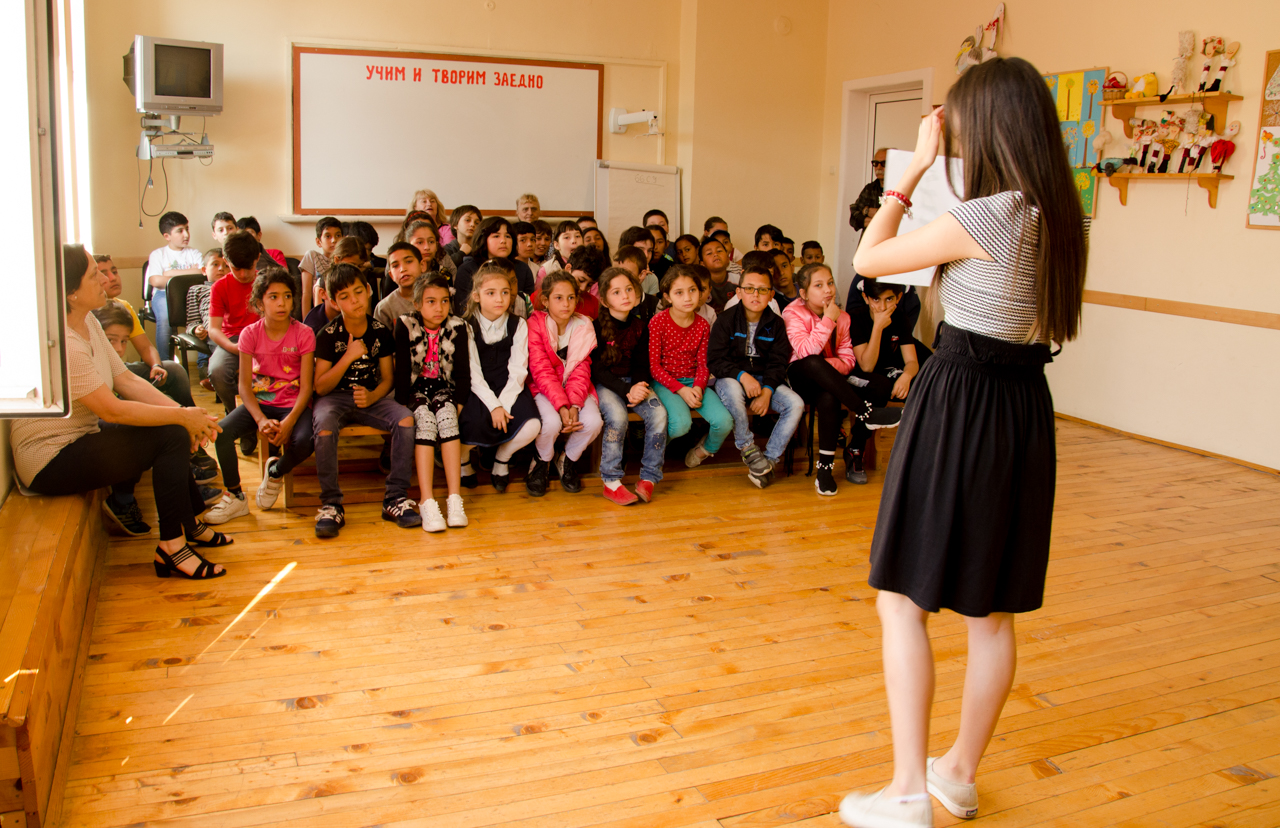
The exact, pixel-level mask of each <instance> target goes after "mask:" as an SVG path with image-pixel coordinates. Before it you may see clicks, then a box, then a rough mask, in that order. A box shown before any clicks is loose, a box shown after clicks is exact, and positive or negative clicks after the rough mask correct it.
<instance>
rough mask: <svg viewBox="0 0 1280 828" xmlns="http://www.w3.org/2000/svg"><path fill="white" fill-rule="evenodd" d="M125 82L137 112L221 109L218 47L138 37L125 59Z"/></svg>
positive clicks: (195, 112)
mask: <svg viewBox="0 0 1280 828" xmlns="http://www.w3.org/2000/svg"><path fill="white" fill-rule="evenodd" d="M124 82H125V85H127V86H128V87H129V91H130V92H131V93H132V94H133V97H134V102H135V104H136V105H137V109H138V111H139V112H152V113H155V114H157V115H217V114H218V113H219V112H221V111H222V44H221V43H202V42H200V41H195V40H174V39H172V38H167V37H147V36H146V35H137V36H135V37H134V38H133V46H131V47H130V48H129V53H128V54H127V55H125V56H124Z"/></svg>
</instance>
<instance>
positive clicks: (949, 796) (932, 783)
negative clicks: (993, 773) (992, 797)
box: [924, 756, 978, 819]
mask: <svg viewBox="0 0 1280 828" xmlns="http://www.w3.org/2000/svg"><path fill="white" fill-rule="evenodd" d="M936 761H938V760H937V758H936V757H933V756H930V757H929V761H927V762H925V765H924V767H925V783H926V784H927V785H928V787H929V793H931V794H933V797H934V799H937V800H938V801H939V802H941V803H942V807H944V808H946V809H947V810H948V811H950V812H951V815H952V816H958V817H960V818H961V819H973V818H974V817H976V816H977V815H978V786H977V785H976V784H968V785H966V784H965V783H963V782H952V781H951V780H950V779H945V778H943V777H941V776H939V775H938V773H937V772H936V771H935V770H934V769H933V763H934V762H936Z"/></svg>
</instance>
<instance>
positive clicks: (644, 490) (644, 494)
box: [636, 480, 653, 503]
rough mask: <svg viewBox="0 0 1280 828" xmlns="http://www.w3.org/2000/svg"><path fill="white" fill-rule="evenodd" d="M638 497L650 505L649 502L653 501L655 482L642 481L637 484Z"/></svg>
mask: <svg viewBox="0 0 1280 828" xmlns="http://www.w3.org/2000/svg"><path fill="white" fill-rule="evenodd" d="M636 497H638V498H640V499H641V500H643V501H644V502H645V503H648V502H649V501H651V500H653V481H652V480H641V481H640V482H639V483H637V484H636Z"/></svg>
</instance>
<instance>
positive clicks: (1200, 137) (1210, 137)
mask: <svg viewBox="0 0 1280 828" xmlns="http://www.w3.org/2000/svg"><path fill="white" fill-rule="evenodd" d="M1217 140H1218V138H1217V136H1216V135H1214V134H1213V117H1212V116H1206V117H1205V119H1204V120H1202V121H1201V122H1200V128H1199V129H1198V130H1197V131H1196V142H1195V143H1194V144H1193V145H1192V146H1191V158H1192V163H1191V169H1190V170H1188V172H1198V171H1199V170H1200V167H1201V166H1202V165H1203V164H1204V159H1205V158H1207V157H1208V155H1209V148H1210V147H1212V146H1213V144H1214V142H1215V141H1217Z"/></svg>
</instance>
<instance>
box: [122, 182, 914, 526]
mask: <svg viewBox="0 0 1280 828" xmlns="http://www.w3.org/2000/svg"><path fill="white" fill-rule="evenodd" d="M424 193H426V195H424ZM530 202H531V203H532V209H530ZM414 204H415V206H416V207H420V208H422V209H418V210H414V211H411V212H410V214H409V215H408V216H407V217H406V219H405V222H404V224H403V226H402V228H401V232H400V234H399V235H398V237H397V240H396V241H395V242H394V243H393V244H391V246H390V247H389V249H388V251H387V255H386V258H385V259H383V260H382V267H381V270H382V274H379V273H378V272H377V270H376V269H375V267H374V263H373V259H374V257H373V256H372V246H373V244H374V243H376V241H371V240H369V239H368V238H362V237H361V236H360V235H358V234H354V233H353V234H352V235H346V236H344V235H343V230H344V227H343V225H342V223H341V222H339V221H338V220H337V219H335V218H332V217H326V218H324V219H321V220H320V222H319V223H318V224H317V226H316V247H317V249H316V250H314V251H311V252H310V253H308V254H307V256H306V257H305V258H304V259H303V260H302V262H301V266H300V270H301V273H302V281H303V284H302V285H301V286H299V284H298V282H297V280H296V279H295V278H294V276H293V275H291V274H290V273H289V272H288V271H287V270H285V269H284V268H281V267H279V266H278V265H277V262H278V259H276V258H275V257H274V256H271V255H268V253H269V252H268V251H264V248H263V247H262V245H261V241H260V233H255V232H250V231H248V230H234V231H232V230H230V229H229V228H228V231H227V232H225V233H223V234H222V236H221V237H220V238H218V239H217V240H218V241H219V242H220V243H221V247H220V248H218V249H215V250H213V251H209V253H207V254H205V256H204V257H203V259H202V261H201V266H202V268H204V270H205V272H206V274H207V275H209V276H217V277H218V278H217V279H216V281H215V282H214V284H213V285H212V286H211V288H210V290H209V291H208V310H207V317H202V318H201V319H199V320H194V324H196V325H198V326H200V327H203V328H204V329H205V331H206V334H207V336H208V337H209V338H210V339H211V340H212V341H213V342H214V343H215V345H216V346H217V347H216V348H215V349H214V354H213V357H212V358H211V360H210V367H209V377H210V379H211V381H212V384H213V387H214V389H215V390H216V391H217V393H218V396H219V398H220V399H221V400H222V402H223V405H224V407H225V408H226V412H227V415H226V417H225V418H224V419H223V420H222V422H221V424H220V425H221V428H222V432H221V433H220V434H219V436H218V438H217V440H216V453H217V457H218V464H219V465H220V466H221V468H222V473H223V483H224V485H225V486H226V492H225V493H223V494H222V495H221V497H220V499H219V500H218V501H217V503H216V505H214V506H213V508H212V509H210V510H209V511H208V512H207V513H206V514H205V516H204V521H205V522H206V523H208V524H212V525H216V524H220V523H224V522H226V521H228V520H231V519H232V518H235V517H238V516H241V515H245V514H247V513H248V511H249V508H248V503H247V498H246V495H245V493H244V491H243V490H242V488H241V485H240V478H239V469H238V464H237V459H236V451H235V445H236V441H237V440H239V441H240V446H241V450H242V451H243V452H244V453H245V454H248V453H250V452H252V451H253V450H254V448H255V443H256V441H257V440H259V439H261V440H262V441H263V442H264V443H265V444H266V445H265V446H264V447H263V450H265V451H268V452H269V453H271V454H277V453H278V454H279V456H273V457H271V458H270V460H269V461H268V463H267V464H266V473H265V474H264V475H263V478H262V480H261V482H260V484H259V486H258V489H257V493H256V498H255V500H256V502H257V504H258V507H259V508H261V509H270V508H271V507H272V506H273V505H274V504H275V502H276V500H277V498H278V497H279V494H280V491H281V488H282V485H283V478H284V476H285V475H286V474H288V473H289V471H291V470H292V469H293V468H294V467H295V466H297V465H298V464H299V463H301V462H302V461H304V460H305V459H307V458H308V457H309V456H311V455H312V454H313V453H314V455H315V460H316V467H317V474H318V477H319V482H320V489H321V494H320V500H321V506H320V508H319V511H318V513H317V515H316V525H315V531H316V535H317V536H318V537H322V538H331V537H335V536H337V535H338V533H339V531H340V530H341V528H342V526H343V525H344V523H345V515H344V511H343V505H342V490H341V487H340V485H339V476H338V435H339V433H340V431H341V429H342V428H343V427H344V426H346V425H349V424H359V425H365V426H370V427H373V428H375V429H378V430H380V431H383V432H386V433H388V435H389V438H388V439H387V444H386V447H385V448H384V452H383V459H382V464H383V468H384V471H385V472H386V473H387V479H386V489H385V494H384V499H383V507H382V517H383V519H384V520H388V521H393V522H395V523H396V524H397V525H398V526H401V527H413V526H419V525H421V526H422V528H423V529H424V530H426V531H428V532H438V531H442V530H444V529H445V528H446V527H462V526H466V525H467V522H468V521H467V516H466V512H465V510H464V508H463V500H462V494H461V489H462V488H463V487H468V488H471V487H474V486H475V485H477V480H478V475H477V469H480V470H483V471H485V472H487V473H488V476H489V479H490V482H491V483H492V485H493V487H494V488H495V489H496V490H497V491H498V492H504V491H505V490H506V489H507V486H508V483H509V481H510V478H511V470H510V467H509V464H510V462H511V461H512V458H513V456H514V455H515V454H516V452H518V451H519V450H520V449H522V448H524V447H525V446H528V445H530V444H533V446H534V448H533V458H532V460H531V462H530V465H529V468H528V470H527V473H526V474H525V478H524V479H525V484H526V490H527V492H528V494H529V495H531V496H533V497H541V496H543V495H544V494H545V493H546V491H547V488H548V483H549V480H550V478H551V475H552V468H553V466H554V468H555V473H556V475H557V476H558V478H559V480H560V486H561V488H562V489H563V490H564V491H566V492H571V493H572V492H578V491H581V489H582V475H583V474H584V473H586V472H588V471H589V469H588V468H586V463H587V460H588V459H589V456H590V455H589V448H590V446H591V445H592V444H593V443H594V441H595V440H596V438H597V437H600V436H601V435H603V440H602V450H601V458H600V469H599V471H600V476H601V478H602V480H603V495H604V497H605V498H606V499H608V500H610V501H612V502H614V503H617V504H619V505H624V506H625V505H631V504H634V503H636V502H638V501H641V500H643V501H645V502H648V501H650V500H651V499H652V498H653V496H654V489H655V486H656V485H657V484H658V483H659V482H660V481H661V479H662V467H663V462H664V458H665V452H666V447H667V445H668V443H669V442H670V441H671V440H672V439H675V438H678V437H681V436H683V435H685V434H687V433H688V432H689V431H690V429H691V427H692V412H694V411H696V412H698V414H699V415H700V417H701V418H702V419H703V420H704V421H705V422H706V424H707V426H708V432H707V433H706V434H705V435H704V436H703V437H702V438H701V439H699V440H698V441H697V443H696V444H695V445H694V446H693V447H692V448H690V449H689V450H688V451H687V453H686V454H685V457H684V460H685V464H686V465H687V466H690V467H693V466H697V465H699V464H701V463H702V462H703V461H705V460H706V459H707V458H709V457H711V456H713V455H714V454H716V453H717V452H718V451H719V449H720V448H721V446H722V444H723V443H724V441H725V440H726V439H728V438H729V436H730V434H732V435H733V439H734V444H735V446H736V447H737V448H738V450H739V453H740V455H741V457H742V460H743V463H744V464H745V465H746V466H747V475H748V479H749V480H750V482H751V483H752V484H754V485H755V486H757V487H760V488H764V487H766V486H768V485H769V484H770V483H771V482H772V480H773V471H774V468H775V466H776V465H777V464H778V463H779V462H780V460H781V458H782V456H783V454H784V452H785V450H786V448H787V446H788V444H789V443H790V442H791V439H792V436H793V435H794V433H795V431H796V429H797V427H798V425H799V423H800V420H801V418H802V417H803V414H804V409H805V406H806V405H807V406H809V407H810V408H811V410H812V411H813V412H814V414H815V416H816V418H817V424H818V434H819V441H818V458H817V462H816V476H815V485H816V488H817V490H818V493H819V494H822V495H828V496H829V495H833V494H835V492H836V483H835V478H834V456H835V452H836V449H837V444H838V439H839V434H840V429H841V425H842V423H843V420H844V416H845V412H846V411H847V412H848V414H849V416H850V424H851V433H850V435H849V439H848V443H847V448H846V474H845V476H846V479H848V480H849V481H851V482H855V483H865V482H866V474H865V471H864V469H863V464H862V459H861V449H862V447H863V445H864V444H865V442H866V439H867V436H868V429H874V428H880V427H888V426H892V425H895V424H896V423H897V418H898V412H897V410H896V409H890V408H886V407H885V406H886V405H887V403H888V402H889V400H890V399H904V398H905V397H906V395H907V392H908V389H909V386H910V382H911V378H912V377H913V376H914V375H915V373H916V371H917V370H918V368H919V361H918V359H917V351H916V348H915V345H917V344H918V343H917V342H916V341H915V340H914V339H912V338H911V334H910V328H908V327H906V320H900V321H901V322H902V324H896V323H895V321H894V320H895V317H894V315H893V314H894V310H895V308H896V301H897V298H898V297H900V296H901V295H902V289H901V288H899V287H896V286H893V285H882V284H878V283H875V282H874V281H873V280H865V282H864V283H862V287H863V290H864V291H865V294H864V298H865V304H866V308H865V310H866V311H867V312H866V313H860V314H858V317H857V318H858V320H859V322H858V324H856V325H854V324H853V323H852V321H851V318H850V315H849V314H848V313H846V312H845V311H843V310H841V309H840V308H839V307H838V305H837V303H836V283H835V278H834V276H833V274H832V272H831V270H830V269H829V268H828V267H827V266H826V265H825V264H824V263H823V261H822V249H821V246H820V245H818V243H817V242H806V243H805V244H804V245H803V247H802V249H801V256H802V259H803V260H804V264H803V267H801V269H800V271H799V272H798V273H793V266H794V263H793V253H791V252H790V251H788V249H787V247H788V246H791V247H794V245H793V244H792V243H791V241H790V239H787V238H785V237H784V236H783V235H782V232H781V231H780V230H778V228H777V227H774V226H773V225H765V226H763V227H761V228H760V230H759V231H757V233H756V236H755V242H756V245H755V249H754V250H752V251H749V252H748V253H747V254H745V255H743V254H741V253H740V252H738V251H735V250H734V248H733V244H732V240H731V238H730V236H729V233H728V227H727V225H726V224H725V223H724V221H723V219H720V218H718V217H713V218H712V219H709V220H708V221H707V223H706V225H705V227H704V230H705V231H706V235H705V237H704V238H703V239H701V240H699V239H696V238H695V237H693V236H680V237H679V238H678V239H677V241H676V243H675V244H668V243H667V229H666V216H665V215H664V214H663V213H662V212H661V211H657V210H654V211H650V213H648V214H646V216H645V217H644V221H645V225H644V226H637V227H632V228H629V229H628V230H627V231H626V232H624V233H623V235H622V237H621V240H620V242H621V243H620V246H619V249H618V250H617V251H616V252H615V253H613V254H612V256H610V255H609V250H608V244H607V242H606V241H605V239H604V237H603V234H602V233H601V232H600V230H599V228H598V226H596V224H595V222H594V220H592V219H590V218H589V217H583V218H582V219H579V220H578V221H563V222H560V224H559V225H558V226H557V227H555V228H554V229H553V228H552V227H551V226H550V225H549V224H547V223H546V222H543V221H541V220H540V218H539V217H538V214H537V209H536V207H537V202H536V198H534V197H532V196H522V197H521V199H520V201H519V202H518V204H517V208H518V214H519V215H520V216H521V218H520V219H519V220H517V221H515V222H511V221H509V220H508V219H506V218H503V217H500V216H491V217H489V218H482V217H481V216H480V213H479V210H477V209H476V208H474V207H471V206H469V205H467V206H464V207H459V208H457V209H455V210H454V211H453V212H452V214H451V216H450V219H449V223H448V225H447V227H448V232H447V238H448V239H449V241H448V242H447V243H443V244H442V239H443V238H444V237H446V234H444V233H443V232H442V230H443V228H442V226H441V225H440V224H438V223H437V222H438V220H439V217H440V213H441V212H442V208H440V206H439V202H438V200H436V199H435V196H434V194H431V193H429V191H421V192H420V193H418V194H416V195H415V201H414ZM520 210H523V211H524V212H523V213H521V212H520ZM224 215H225V214H219V216H220V217H222V216H224ZM177 218H178V219H181V218H182V217H181V216H180V215H179V216H177ZM227 218H228V219H229V218H230V217H229V216H227ZM182 221H183V223H184V225H185V219H182ZM216 223H217V222H215V224H216ZM175 226H176V225H173V224H172V222H171V223H170V226H169V228H168V232H166V235H165V238H166V241H167V242H169V243H170V244H171V245H172V244H173V239H177V240H178V241H182V240H183V239H182V236H181V234H179V233H177V232H176V231H174V229H173V228H174V227H175ZM232 226H233V227H234V226H235V225H234V224H233V225H232ZM164 229H165V227H164V221H163V220H162V230H164ZM183 229H185V226H184V228H183ZM215 229H218V228H215ZM171 237H173V239H171ZM374 238H375V239H376V234H375V236H374ZM179 249H181V248H179ZM270 252H275V251H270ZM735 257H737V259H736V260H735ZM188 258H192V261H194V260H195V259H194V258H193V257H188ZM610 260H612V261H610ZM185 264H186V259H181V260H175V267H174V268H165V269H163V270H162V273H163V274H164V275H166V276H168V275H175V274H173V273H172V272H171V271H177V270H179V269H180V268H179V267H177V266H178V265H185ZM611 264H612V266H610V265H611ZM659 274H661V275H659ZM117 281H118V280H117ZM157 287H159V286H158V285H157ZM379 293H381V294H382V298H381V299H380V301H376V307H375V300H376V299H377V296H378V295H379ZM299 300H301V301H299ZM464 303H465V310H463V313H462V315H461V316H457V315H455V313H456V312H457V311H458V310H459V309H460V308H459V306H460V305H463V304H464ZM859 310H863V309H862V308H859ZM298 316H305V323H304V322H300V321H298V318H297V317H298ZM910 325H912V326H914V319H912V320H911V321H910ZM108 333H109V334H110V331H108ZM121 347H123V346H121ZM921 347H922V346H921ZM156 370H164V369H156ZM237 393H238V394H239V397H240V400H241V403H240V405H239V406H236V405H235V397H236V394H237ZM631 413H634V414H636V415H637V417H638V419H639V420H640V421H641V422H642V424H643V430H644V441H643V446H644V448H643V454H642V457H641V464H640V474H639V480H638V482H637V483H636V485H635V487H634V491H631V490H629V489H627V488H626V487H625V486H623V482H622V481H623V444H624V441H625V437H626V434H627V432H628V428H629V422H628V421H629V415H630V414H631ZM770 413H773V414H775V415H776V421H775V422H774V424H773V426H772V429H771V431H770V434H769V437H768V440H767V442H766V444H765V447H764V450H763V451H761V449H760V448H759V447H757V445H756V441H755V435H754V433H753V431H752V423H751V415H756V416H765V415H768V414H770ZM562 436H563V437H564V446H563V450H562V451H561V452H560V453H559V454H558V455H557V449H556V444H557V440H558V439H559V438H561V437H562ZM411 447H412V448H411ZM437 450H438V452H439V455H440V457H439V458H437V457H436V453H437ZM437 462H439V463H440V465H441V466H442V468H443V470H444V476H445V481H446V486H447V493H448V496H447V500H446V509H445V513H447V517H446V514H445V513H442V512H441V509H440V507H439V505H438V504H437V503H436V501H435V500H434V498H433V496H432V492H433V473H434V467H435V465H436V463H437ZM415 466H416V469H417V482H418V486H419V492H420V498H421V501H420V503H415V502H414V501H413V500H411V499H410V498H409V487H410V484H411V476H412V471H413V469H414V467H415ZM215 491H216V490H215Z"/></svg>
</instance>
